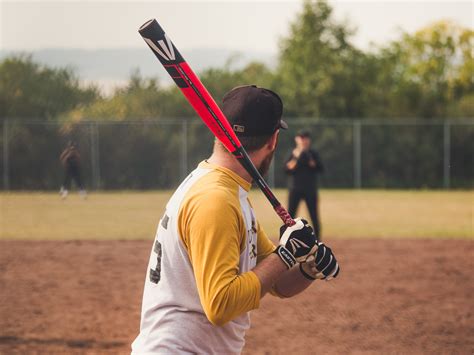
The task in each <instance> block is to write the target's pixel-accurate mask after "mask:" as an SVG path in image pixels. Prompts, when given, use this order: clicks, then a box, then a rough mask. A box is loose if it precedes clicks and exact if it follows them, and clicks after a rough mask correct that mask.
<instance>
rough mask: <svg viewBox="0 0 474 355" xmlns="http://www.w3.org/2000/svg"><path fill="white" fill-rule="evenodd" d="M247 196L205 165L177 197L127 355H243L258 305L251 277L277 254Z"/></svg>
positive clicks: (162, 229)
mask: <svg viewBox="0 0 474 355" xmlns="http://www.w3.org/2000/svg"><path fill="white" fill-rule="evenodd" d="M249 189H250V184H249V183H248V182H246V181H245V180H243V179H241V178H240V177H239V176H237V175H236V174H234V173H233V172H231V171H229V170H227V169H224V168H220V167H216V166H214V165H211V164H209V163H207V162H203V163H201V164H200V165H199V167H198V168H197V169H196V170H194V171H193V172H192V173H191V174H190V175H189V176H188V177H187V178H186V179H185V180H184V182H183V183H182V184H181V185H180V186H179V188H178V189H177V190H176V192H175V193H174V195H173V196H172V198H171V199H170V201H169V202H168V204H167V206H166V212H165V214H164V216H163V217H162V219H161V220H160V222H159V225H158V230H157V233H156V237H155V241H154V245H153V248H152V252H151V256H150V260H149V264H148V271H147V275H146V280H145V288H144V293H143V303H142V316H141V324H140V334H139V335H138V337H137V338H136V339H135V341H134V342H133V344H132V354H157V353H163V354H187V353H199V354H230V353H240V352H241V350H242V348H243V346H244V342H245V341H244V336H245V331H246V330H247V329H248V328H249V326H250V317H249V311H250V310H251V309H254V308H257V307H258V305H259V299H260V282H259V281H258V278H257V277H256V275H255V274H254V273H253V272H249V271H250V270H251V269H252V268H254V267H255V265H256V264H257V259H258V261H260V260H261V259H262V258H264V257H266V256H267V255H269V254H270V253H271V252H272V251H273V248H274V247H273V244H272V243H271V242H270V241H269V240H268V238H267V237H266V235H265V234H264V233H263V231H262V230H261V229H260V228H258V226H257V223H256V220H255V215H254V211H253V209H252V207H251V205H250V203H249V200H248V196H247V194H248V190H249ZM259 239H260V240H259ZM259 248H260V249H262V250H258V249H259Z"/></svg>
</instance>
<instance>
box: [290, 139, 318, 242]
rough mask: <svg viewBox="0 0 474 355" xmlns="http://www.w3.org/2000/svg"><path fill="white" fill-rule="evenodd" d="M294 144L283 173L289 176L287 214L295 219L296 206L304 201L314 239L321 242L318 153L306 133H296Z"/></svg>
mask: <svg viewBox="0 0 474 355" xmlns="http://www.w3.org/2000/svg"><path fill="white" fill-rule="evenodd" d="M295 143H296V147H295V148H294V149H293V150H292V152H291V154H290V156H289V157H288V159H287V160H286V163H285V171H286V173H287V174H288V175H289V180H288V188H289V196H288V212H289V213H290V215H291V216H292V217H295V215H296V210H297V209H298V205H299V203H300V201H301V200H302V199H304V200H305V202H306V206H307V207H308V211H309V215H310V216H311V221H312V223H313V228H314V232H315V234H316V237H317V239H319V240H321V223H320V220H319V208H318V181H317V175H318V174H320V173H322V172H323V170H324V167H323V164H322V162H321V158H320V157H319V154H318V152H317V151H316V150H314V149H312V148H311V136H310V133H309V132H308V131H300V132H298V134H297V135H296V136H295Z"/></svg>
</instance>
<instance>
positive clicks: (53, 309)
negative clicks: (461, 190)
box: [0, 240, 474, 354]
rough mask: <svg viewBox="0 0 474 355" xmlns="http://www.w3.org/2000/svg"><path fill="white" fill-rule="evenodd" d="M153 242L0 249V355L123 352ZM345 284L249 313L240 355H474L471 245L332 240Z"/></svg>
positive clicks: (133, 327) (9, 244)
mask: <svg viewBox="0 0 474 355" xmlns="http://www.w3.org/2000/svg"><path fill="white" fill-rule="evenodd" d="M151 244H152V242H151V241H112V242H88V241H87V242H86V241H80V242H79V241H78V242H26V241H21V242H20V241H2V242H0V282H1V290H0V353H2V354H12V353H45V354H46V353H48V354H51V353H68V354H82V353H88V354H89V353H90V354H100V353H109V354H119V353H120V354H121V353H124V354H125V353H129V349H130V343H131V342H132V340H133V339H134V337H135V336H136V334H137V331H138V326H139V316H140V304H141V294H142V287H143V281H144V277H145V268H146V263H147V261H148V255H149V251H150V248H151ZM330 244H331V246H332V247H333V249H334V250H335V252H336V255H338V258H339V260H340V263H341V266H342V274H341V277H340V279H338V280H335V281H333V282H330V283H324V282H316V283H315V284H314V285H312V286H311V288H310V289H309V290H307V291H306V292H304V293H303V294H301V295H299V296H297V297H295V298H293V299H289V300H280V299H276V298H273V297H271V296H266V297H265V298H264V300H263V301H262V304H261V307H260V309H259V310H257V311H254V312H253V313H252V328H251V330H250V331H249V332H248V334H247V344H246V347H245V350H244V353H245V354H280V353H281V354H282V353H290V354H292V353H293V354H302V353H318V354H347V353H373V354H380V353H405V354H407V353H411V354H413V353H425V354H431V353H438V354H439V353H456V354H472V353H474V302H473V294H474V270H473V256H474V242H473V241H469V240H464V241H461V240H449V241H442V240H424V241H423V240H417V241H409V240H404V241H396V240H383V241H382V240H363V241H356V240H348V241H341V240H337V241H334V242H332V243H330Z"/></svg>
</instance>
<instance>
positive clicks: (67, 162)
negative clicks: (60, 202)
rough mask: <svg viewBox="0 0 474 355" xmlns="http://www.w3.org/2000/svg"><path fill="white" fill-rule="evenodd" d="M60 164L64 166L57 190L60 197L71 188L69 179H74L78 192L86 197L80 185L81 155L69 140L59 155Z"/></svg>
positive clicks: (64, 195)
mask: <svg viewBox="0 0 474 355" xmlns="http://www.w3.org/2000/svg"><path fill="white" fill-rule="evenodd" d="M59 160H60V161H61V164H62V165H63V167H64V181H63V185H62V186H61V190H60V191H59V192H60V194H61V197H62V198H63V199H64V198H66V197H67V195H68V190H69V189H70V188H71V180H74V182H75V183H76V185H77V187H78V188H79V194H80V195H81V197H82V198H85V197H86V190H84V186H83V185H82V178H81V155H80V154H79V152H78V150H77V148H76V144H75V143H74V142H72V141H70V142H69V143H68V145H67V147H66V149H64V151H63V152H62V153H61V156H60V157H59Z"/></svg>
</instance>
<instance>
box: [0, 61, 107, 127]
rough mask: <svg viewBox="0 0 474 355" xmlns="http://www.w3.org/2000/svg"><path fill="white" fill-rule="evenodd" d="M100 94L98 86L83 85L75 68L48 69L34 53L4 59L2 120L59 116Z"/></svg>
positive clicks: (1, 64)
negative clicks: (33, 57) (38, 62)
mask: <svg viewBox="0 0 474 355" xmlns="http://www.w3.org/2000/svg"><path fill="white" fill-rule="evenodd" d="M97 97H98V90H97V89H96V88H94V87H88V88H82V87H81V86H80V85H79V80H78V78H77V77H76V76H75V74H74V72H73V71H72V70H71V69H67V68H57V69H56V68H48V67H46V66H42V65H40V64H37V63H34V62H33V61H32V59H31V57H30V56H14V57H9V58H6V59H4V60H3V61H2V62H0V119H1V120H4V119H6V118H11V119H25V118H26V119H48V120H52V119H55V118H56V117H57V116H58V115H59V114H61V113H63V112H66V111H69V110H71V109H73V108H75V107H78V106H80V105H87V104H89V103H90V102H92V101H93V100H95V99H96V98H97Z"/></svg>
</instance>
